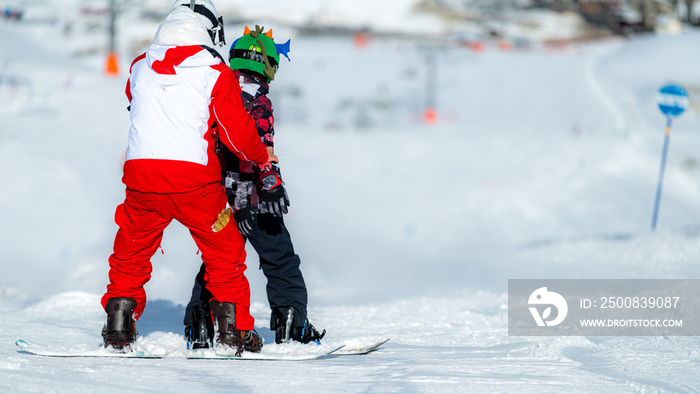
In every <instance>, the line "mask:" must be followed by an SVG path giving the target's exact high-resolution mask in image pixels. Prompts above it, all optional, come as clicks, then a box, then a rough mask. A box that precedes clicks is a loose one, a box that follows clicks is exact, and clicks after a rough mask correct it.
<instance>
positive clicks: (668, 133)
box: [651, 116, 672, 231]
mask: <svg viewBox="0 0 700 394" xmlns="http://www.w3.org/2000/svg"><path fill="white" fill-rule="evenodd" d="M666 119H667V121H666V136H665V137H664V151H663V153H662V154H661V169H660V170H659V185H658V186H657V187H656V202H655V203H654V217H653V218H652V220H651V230H652V231H654V230H656V220H657V219H658V217H659V205H660V204H661V186H662V185H663V182H664V169H665V167H666V156H667V155H668V141H669V139H671V119H672V118H671V117H670V116H669V117H667V118H666Z"/></svg>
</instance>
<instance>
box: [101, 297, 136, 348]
mask: <svg viewBox="0 0 700 394" xmlns="http://www.w3.org/2000/svg"><path fill="white" fill-rule="evenodd" d="M134 309H136V300H134V299H133V298H124V297H119V298H110V299H109V301H107V306H106V307H105V310H106V311H107V324H105V326H104V327H103V328H102V338H103V339H104V341H105V347H109V346H111V347H113V348H115V349H119V350H122V349H124V348H125V347H130V346H131V344H133V343H134V341H135V340H136V335H137V334H138V333H137V332H136V322H135V321H134Z"/></svg>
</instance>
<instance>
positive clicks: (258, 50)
mask: <svg viewBox="0 0 700 394" xmlns="http://www.w3.org/2000/svg"><path fill="white" fill-rule="evenodd" d="M290 41H291V40H287V42H286V43H284V44H281V45H280V44H275V40H274V39H273V38H272V29H270V30H269V31H268V32H267V33H263V28H262V27H260V26H255V30H253V31H251V30H250V29H248V27H247V26H246V28H245V32H244V33H243V36H242V37H240V38H238V39H237V40H236V41H234V42H233V44H232V45H231V49H230V50H229V62H230V65H231V68H232V69H234V70H249V71H252V72H254V73H257V74H259V75H260V76H262V77H264V78H266V79H267V82H270V81H272V80H274V79H275V72H277V68H278V67H279V62H280V55H284V56H285V57H287V59H289V55H288V53H289V43H290Z"/></svg>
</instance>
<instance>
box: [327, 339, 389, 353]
mask: <svg viewBox="0 0 700 394" xmlns="http://www.w3.org/2000/svg"><path fill="white" fill-rule="evenodd" d="M389 339H391V338H387V339H385V340H383V341H379V342H377V343H374V344H371V345H368V346H361V347H355V348H346V347H345V346H343V347H342V348H341V349H339V350H336V351H334V352H333V353H331V355H333V356H355V355H362V354H369V353H372V352H374V351H377V350H379V349H381V347H380V346H382V345H383V344H385V343H387V342H389Z"/></svg>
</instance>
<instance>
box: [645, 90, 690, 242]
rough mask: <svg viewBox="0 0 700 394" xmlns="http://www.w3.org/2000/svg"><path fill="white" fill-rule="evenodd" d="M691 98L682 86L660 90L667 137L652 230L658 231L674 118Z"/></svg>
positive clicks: (665, 138) (658, 102)
mask: <svg viewBox="0 0 700 394" xmlns="http://www.w3.org/2000/svg"><path fill="white" fill-rule="evenodd" d="M689 102H690V98H689V97H688V92H687V91H686V90H685V88H683V86H681V85H677V84H668V85H664V86H662V87H661V89H659V95H658V98H657V104H658V105H659V109H660V110H661V113H662V114H664V115H665V116H666V136H665V137H664V149H663V152H662V154H661V169H660V170H659V184H658V186H657V187H656V201H655V203H654V216H653V218H652V220H651V229H652V230H655V229H656V221H657V219H658V217H659V205H660V204H661V188H662V185H663V181H664V169H665V168H666V157H667V155H668V142H669V140H670V138H671V123H672V122H673V118H675V117H676V116H679V115H680V114H682V113H683V111H685V109H686V108H688V103H689Z"/></svg>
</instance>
